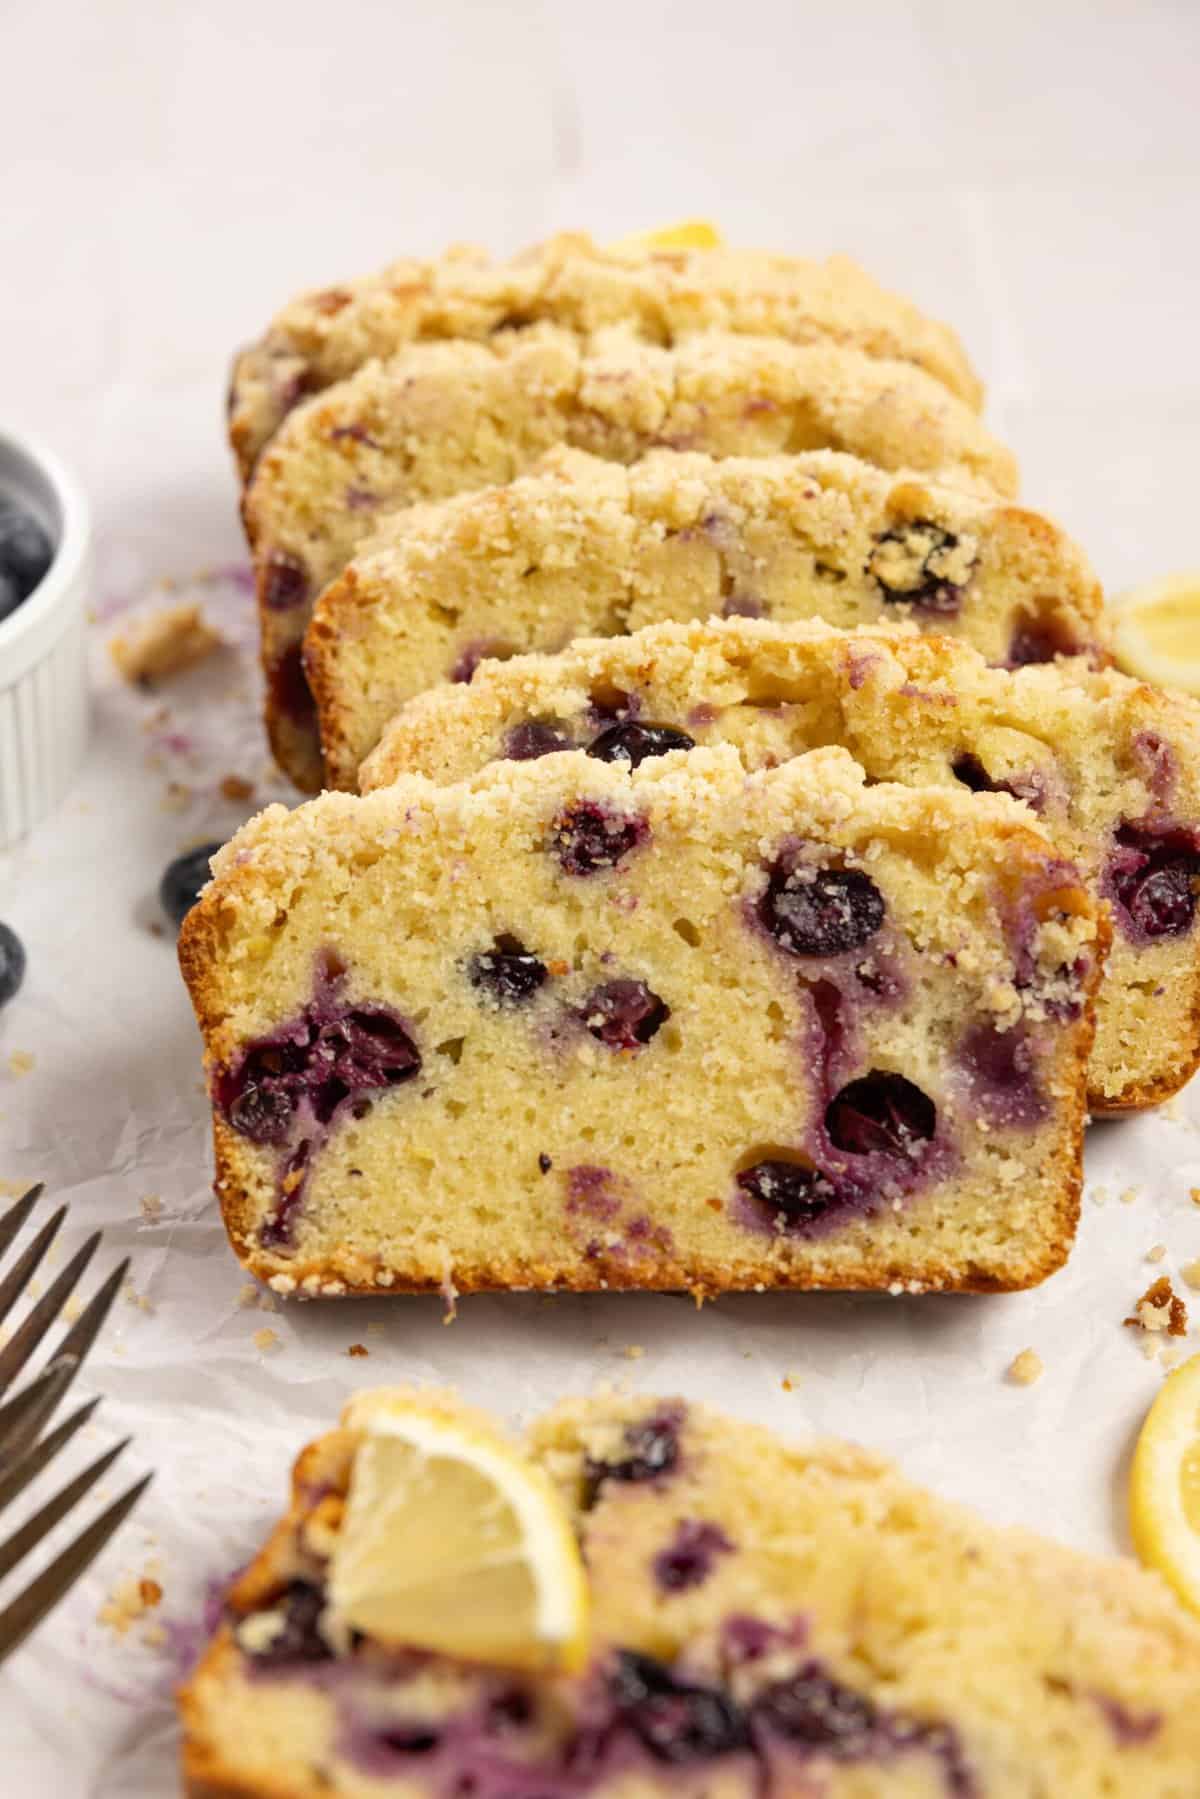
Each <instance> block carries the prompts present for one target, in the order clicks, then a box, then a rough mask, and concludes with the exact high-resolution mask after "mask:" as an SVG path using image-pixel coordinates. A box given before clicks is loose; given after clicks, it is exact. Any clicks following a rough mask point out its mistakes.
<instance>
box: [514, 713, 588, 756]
mask: <svg viewBox="0 0 1200 1799" xmlns="http://www.w3.org/2000/svg"><path fill="white" fill-rule="evenodd" d="M571 748H572V744H571V739H570V738H569V737H568V735H567V733H566V731H565V729H564V728H563V727H562V726H561V725H558V724H556V723H555V721H554V720H553V719H550V718H525V719H522V720H521V723H520V724H519V725H514V726H513V727H512V730H511V731H510V732H509V733H508V736H507V737H506V739H505V742H504V754H505V757H506V758H507V760H508V761H509V762H536V761H537V760H538V758H539V757H540V756H553V755H554V753H555V751H556V750H569V749H571Z"/></svg>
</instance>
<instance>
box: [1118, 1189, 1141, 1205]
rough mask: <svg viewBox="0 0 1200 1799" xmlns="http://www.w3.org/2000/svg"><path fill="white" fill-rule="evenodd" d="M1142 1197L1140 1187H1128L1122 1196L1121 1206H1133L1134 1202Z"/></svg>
mask: <svg viewBox="0 0 1200 1799" xmlns="http://www.w3.org/2000/svg"><path fill="white" fill-rule="evenodd" d="M1141 1196H1142V1192H1141V1188H1140V1187H1126V1188H1125V1190H1124V1192H1123V1193H1122V1194H1121V1204H1122V1205H1123V1206H1131V1205H1132V1204H1133V1203H1134V1201H1135V1200H1137V1199H1140V1198H1141Z"/></svg>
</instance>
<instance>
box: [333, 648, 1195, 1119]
mask: <svg viewBox="0 0 1200 1799" xmlns="http://www.w3.org/2000/svg"><path fill="white" fill-rule="evenodd" d="M680 733H682V734H683V735H682V737H681V736H680ZM689 741H690V742H692V743H696V744H709V745H711V744H718V743H732V744H735V745H736V746H737V748H738V750H739V752H740V754H741V756H742V758H743V760H744V761H745V763H746V764H747V766H748V767H751V768H761V767H769V766H771V765H772V764H774V763H778V762H781V761H784V760H786V759H787V758H788V757H789V756H794V755H797V754H800V753H802V752H803V751H805V750H811V749H814V748H816V747H818V746H819V745H821V744H826V743H839V744H842V745H844V746H845V748H846V749H848V750H849V751H850V753H851V755H852V756H853V757H854V758H855V760H856V761H857V762H859V763H861V764H862V766H863V768H864V769H865V770H866V772H867V774H868V776H869V777H870V778H871V779H872V780H877V781H902V782H904V783H905V784H906V785H913V786H939V785H941V786H950V787H958V788H959V789H960V790H961V789H963V788H966V789H973V790H975V791H980V790H986V791H1004V792H1009V793H1011V794H1013V795H1014V797H1016V798H1018V799H1021V800H1023V801H1025V802H1026V803H1027V804H1028V805H1030V806H1031V807H1032V808H1033V809H1034V811H1035V812H1036V813H1037V814H1038V816H1039V818H1040V819H1041V822H1042V823H1043V825H1044V826H1045V827H1046V828H1047V829H1048V830H1049V831H1051V832H1052V834H1053V835H1054V836H1055V838H1056V839H1057V840H1058V841H1059V843H1060V844H1061V845H1062V849H1063V853H1064V854H1065V855H1067V856H1070V857H1071V858H1072V859H1073V860H1074V861H1075V862H1076V863H1077V864H1078V866H1079V868H1080V869H1081V870H1083V871H1084V873H1085V874H1086V876H1087V877H1088V879H1089V881H1090V883H1091V886H1092V889H1093V891H1094V892H1095V894H1096V896H1097V898H1098V899H1099V900H1100V901H1101V902H1110V901H1111V902H1112V909H1113V918H1114V931H1113V945H1112V949H1111V951H1110V953H1109V957H1108V961H1107V964H1106V966H1105V972H1104V981H1103V984H1102V986H1101V989H1100V993H1099V998H1098V1002H1097V1022H1096V1041H1095V1044H1094V1045H1093V1049H1092V1060H1091V1069H1090V1095H1089V1100H1090V1104H1091V1107H1092V1110H1093V1111H1122V1110H1126V1109H1129V1108H1131V1107H1140V1106H1147V1105H1154V1104H1157V1103H1158V1102H1159V1101H1161V1100H1164V1099H1166V1098H1168V1097H1169V1095H1170V1094H1172V1093H1174V1092H1176V1091H1178V1089H1179V1088H1180V1087H1182V1086H1183V1085H1184V1083H1185V1082H1186V1081H1187V1080H1189V1079H1190V1078H1191V1076H1192V1075H1193V1074H1194V1073H1195V1071H1196V1068H1197V1066H1200V926H1198V925H1197V920H1196V916H1195V900H1194V898H1193V893H1194V890H1195V883H1196V877H1197V876H1200V705H1197V704H1196V702H1195V701H1193V700H1189V699H1186V698H1184V697H1183V696H1182V695H1180V694H1166V693H1162V692H1160V691H1159V690H1157V689H1155V688H1151V687H1146V686H1143V685H1142V683H1140V682H1138V681H1131V680H1129V679H1128V678H1127V677H1126V676H1124V675H1120V674H1117V673H1116V672H1115V671H1104V672H1102V673H1097V672H1092V671H1088V670H1081V669H1079V668H1078V667H1077V666H1075V665H1074V664H1072V665H1069V668H1067V669H1066V670H1064V668H1063V667H1061V666H1049V667H1045V668H1026V669H1021V670H1018V671H1016V672H1015V673H1010V672H1008V671H1006V670H1004V669H998V668H988V667H987V666H986V665H985V663H984V662H983V660H982V659H981V658H980V657H979V656H978V655H977V654H976V653H975V651H973V650H971V649H969V648H968V647H967V646H966V645H964V644H956V643H953V642H951V641H949V640H948V639H946V638H937V637H917V636H913V635H908V634H903V633H899V632H893V633H884V632H881V631H879V630H875V631H871V630H867V629H863V630H860V631H857V632H854V633H845V632H839V631H835V630H831V629H830V628H829V627H828V626H825V625H823V624H820V623H816V624H800V625H791V626H783V625H773V624H765V623H762V622H760V621H757V620H749V619H731V620H729V621H726V622H722V621H720V620H711V621H709V622H708V623H706V624H701V623H693V624H687V625H684V624H667V625H650V626H647V627H646V628H645V629H643V630H641V631H638V632H636V633H635V634H634V635H633V636H632V637H615V638H606V639H598V640H592V641H586V640H579V641H577V642H576V643H574V644H573V645H572V646H571V647H570V648H569V649H566V650H564V651H562V652H561V654H559V655H557V656H519V657H516V658H515V659H514V660H513V661H510V662H484V663H482V664H481V665H480V668H479V671H478V673H477V674H476V676H475V679H474V681H473V682H472V683H471V685H470V686H469V687H463V686H451V685H447V684H445V683H443V684H442V685H441V686H439V687H436V688H433V689H431V690H430V691H429V692H428V693H425V694H421V695H419V696H418V697H417V698H416V699H415V700H412V701H410V703H409V704H408V705H407V706H405V707H404V709H403V710H402V711H401V712H400V713H399V714H398V715H397V717H396V718H395V719H393V720H392V723H391V724H390V725H389V727H388V729H387V731H386V732H385V734H384V738H383V741H382V743H381V744H380V745H379V747H378V749H376V751H375V752H374V754H373V755H372V756H370V757H369V758H368V760H367V762H366V763H365V765H364V767H363V771H362V779H363V786H364V790H366V791H368V792H369V791H370V790H371V789H372V788H375V787H380V786H386V785H387V784H388V783H389V782H391V781H394V780H395V779H396V778H397V777H398V776H399V775H401V774H404V773H416V774H422V775H427V776H428V777H429V778H430V779H431V780H435V781H442V782H449V781H458V780H462V779H463V778H464V777H465V776H467V775H470V774H472V773H474V772H475V771H476V770H477V769H479V768H482V767H485V766H486V765H487V764H488V763H489V762H491V761H494V760H496V759H499V758H504V757H508V756H513V755H515V756H518V757H519V756H526V755H529V754H538V753H544V752H545V751H546V750H548V749H554V748H558V749H562V748H570V747H575V748H583V749H587V750H588V753H589V755H592V756H597V757H600V758H624V759H626V760H629V759H631V758H632V759H637V760H641V759H643V758H645V757H646V756H653V755H657V754H662V753H664V752H665V751H667V750H670V749H672V748H680V747H686V745H687V743H688V742H689ZM1132 851H1136V852H1137V853H1139V854H1142V855H1144V857H1145V860H1144V861H1143V862H1142V863H1141V864H1140V866H1133V867H1131V866H1130V856H1131V852H1132ZM1156 894H1159V895H1160V899H1165V900H1166V901H1168V902H1169V903H1167V904H1162V903H1156V900H1155V895H1156ZM1122 896H1124V897H1123V898H1122Z"/></svg>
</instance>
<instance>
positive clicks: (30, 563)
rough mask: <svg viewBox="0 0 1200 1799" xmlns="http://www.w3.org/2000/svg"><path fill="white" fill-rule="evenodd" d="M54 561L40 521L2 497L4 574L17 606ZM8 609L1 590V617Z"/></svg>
mask: <svg viewBox="0 0 1200 1799" xmlns="http://www.w3.org/2000/svg"><path fill="white" fill-rule="evenodd" d="M53 560H54V548H53V545H52V544H51V542H50V539H49V537H47V535H46V533H45V531H43V529H42V527H41V525H39V524H38V522H37V520H36V519H35V518H31V517H30V515H29V514H28V513H27V512H24V511H22V509H21V508H20V507H19V506H16V505H14V504H13V502H12V501H11V500H0V576H3V577H4V578H5V587H6V589H8V590H9V591H10V592H11V591H14V590H15V592H16V596H17V597H16V600H15V601H14V602H13V605H20V603H21V601H22V600H27V599H28V598H29V596H30V594H31V593H32V592H33V590H34V588H35V587H36V586H37V585H38V582H39V581H40V580H41V579H42V577H43V575H44V574H45V573H46V570H47V569H48V568H49V567H50V564H51V562H53ZM5 609H6V606H5V595H4V594H3V593H0V618H2V617H3V616H4V613H5ZM7 610H8V611H11V610H12V606H8V607H7Z"/></svg>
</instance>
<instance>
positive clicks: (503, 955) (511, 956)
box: [467, 932, 546, 1006]
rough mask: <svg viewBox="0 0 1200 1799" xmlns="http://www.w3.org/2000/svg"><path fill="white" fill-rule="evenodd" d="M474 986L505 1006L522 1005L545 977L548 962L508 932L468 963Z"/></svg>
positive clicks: (468, 971)
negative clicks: (539, 959)
mask: <svg viewBox="0 0 1200 1799" xmlns="http://www.w3.org/2000/svg"><path fill="white" fill-rule="evenodd" d="M467 974H468V976H469V978H470V982H471V985H472V986H473V987H483V988H485V989H486V990H487V992H489V993H490V994H491V996H492V998H493V999H494V1000H496V1002H497V1003H498V1004H499V1005H502V1006H519V1005H520V1004H521V1002H522V1000H527V999H531V998H532V997H533V995H534V994H535V993H536V992H537V990H538V988H539V987H540V986H541V985H542V983H543V981H544V980H545V979H546V964H545V963H544V962H539V961H538V959H537V957H536V956H535V955H533V954H532V952H531V951H530V950H527V949H526V948H525V945H524V944H523V943H522V942H521V941H520V939H519V938H517V937H512V936H510V935H509V934H508V933H507V932H505V933H504V934H503V935H502V936H500V937H497V939H496V941H495V943H494V944H493V945H492V947H491V949H489V950H481V951H480V952H479V954H478V955H476V956H472V957H471V960H470V962H469V963H468V964H467Z"/></svg>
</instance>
